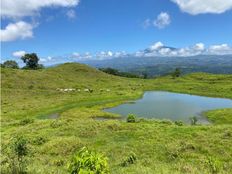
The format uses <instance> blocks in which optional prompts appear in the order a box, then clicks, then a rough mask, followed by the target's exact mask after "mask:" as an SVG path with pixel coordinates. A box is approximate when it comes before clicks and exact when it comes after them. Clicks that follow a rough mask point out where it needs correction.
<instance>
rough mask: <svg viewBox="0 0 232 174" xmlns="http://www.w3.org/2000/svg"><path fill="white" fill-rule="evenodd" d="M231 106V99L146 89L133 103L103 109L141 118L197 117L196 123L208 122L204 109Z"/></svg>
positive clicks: (179, 118)
mask: <svg viewBox="0 0 232 174" xmlns="http://www.w3.org/2000/svg"><path fill="white" fill-rule="evenodd" d="M221 108H232V100H230V99H223V98H212V97H202V96H196V95H189V94H180V93H173V92H165V91H148V92H145V93H144V95H143V97H142V98H141V99H139V100H136V101H135V102H133V103H126V104H121V105H119V106H116V107H113V108H108V109H104V111H106V112H111V113H116V114H120V115H122V116H127V115H128V114H135V115H136V116H138V117H143V118H156V119H170V120H173V121H175V120H181V121H183V122H185V123H190V117H192V116H196V117H198V123H201V124H208V123H209V122H208V121H207V119H206V118H205V117H204V116H203V114H202V113H203V112H204V111H208V110H213V109H221Z"/></svg>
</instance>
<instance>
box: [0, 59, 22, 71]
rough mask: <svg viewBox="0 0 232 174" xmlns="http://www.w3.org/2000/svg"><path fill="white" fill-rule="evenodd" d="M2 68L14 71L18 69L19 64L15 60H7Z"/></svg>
mask: <svg viewBox="0 0 232 174" xmlns="http://www.w3.org/2000/svg"><path fill="white" fill-rule="evenodd" d="M2 67H4V68H12V69H18V68H19V66H18V63H17V62H16V61H14V60H7V61H5V62H4V63H3V64H2Z"/></svg>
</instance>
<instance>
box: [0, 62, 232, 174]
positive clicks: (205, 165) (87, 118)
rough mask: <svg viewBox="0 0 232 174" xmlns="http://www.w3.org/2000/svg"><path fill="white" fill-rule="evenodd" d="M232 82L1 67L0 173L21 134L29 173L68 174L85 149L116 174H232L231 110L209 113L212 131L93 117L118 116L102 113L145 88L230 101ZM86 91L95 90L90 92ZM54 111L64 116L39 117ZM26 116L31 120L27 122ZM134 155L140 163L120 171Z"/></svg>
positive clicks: (68, 66) (213, 77) (67, 66)
mask: <svg viewBox="0 0 232 174" xmlns="http://www.w3.org/2000/svg"><path fill="white" fill-rule="evenodd" d="M231 81H232V75H210V74H202V73H197V74H192V75H187V76H184V77H181V78H177V79H172V78H170V77H163V78H158V79H152V80H143V79H127V78H119V77H114V76H110V75H107V74H104V73H102V72H99V71H96V70H94V69H90V68H88V67H86V66H83V65H76V64H65V65H62V66H59V67H56V68H50V69H47V70H41V71H28V70H24V71H22V70H8V69H3V70H2V118H1V122H2V127H1V131H2V134H1V135H2V162H1V166H2V169H3V170H2V171H3V172H4V171H6V170H5V169H6V168H7V163H6V162H5V159H6V158H7V155H6V153H5V151H6V150H7V149H8V148H9V144H10V143H11V139H12V138H13V137H15V136H17V135H22V134H23V135H24V136H25V137H26V138H27V139H28V140H29V149H30V154H29V155H28V156H27V158H28V161H30V164H29V165H28V171H29V173H67V162H68V161H69V160H70V157H71V156H72V154H73V153H74V152H75V151H76V150H79V149H80V148H82V147H83V146H87V147H89V148H90V149H93V150H96V151H98V152H100V153H102V154H104V155H105V156H106V157H108V162H109V165H110V170H111V173H120V174H121V173H232V160H231V159H232V141H231V140H232V124H231V117H232V116H231V109H225V110H224V109H223V110H216V111H210V112H208V113H206V114H207V116H208V118H209V119H210V120H211V121H212V122H215V125H208V126H200V125H198V126H190V125H183V126H177V125H175V124H174V123H172V122H170V121H164V120H163V121H158V120H140V121H138V122H136V123H126V122H125V121H123V120H115V119H110V120H104V119H103V120H102V119H96V118H98V117H99V118H102V117H103V118H109V117H110V118H114V117H117V115H112V114H109V113H105V112H102V111H101V109H102V108H104V107H110V106H114V105H117V104H119V103H121V102H125V101H127V100H130V99H135V98H138V97H140V96H141V95H142V92H143V91H144V90H168V91H174V92H182V93H190V94H198V95H205V96H214V97H224V98H232V84H231V83H230V82H231ZM57 88H76V89H81V92H71V93H63V92H60V91H57V90H56V89H57ZM85 88H89V89H93V92H92V93H86V92H84V91H83V89H85ZM109 90H110V91H109ZM52 113H59V118H57V119H39V118H46V117H49V115H50V114H52ZM25 118H29V119H33V120H34V121H31V122H28V124H22V123H24V122H23V121H22V120H24V119H25ZM131 152H133V153H135V154H136V155H137V162H136V163H135V164H132V165H129V166H128V167H122V166H121V165H120V164H121V162H122V161H123V160H124V158H126V157H128V156H129V155H130V153H131Z"/></svg>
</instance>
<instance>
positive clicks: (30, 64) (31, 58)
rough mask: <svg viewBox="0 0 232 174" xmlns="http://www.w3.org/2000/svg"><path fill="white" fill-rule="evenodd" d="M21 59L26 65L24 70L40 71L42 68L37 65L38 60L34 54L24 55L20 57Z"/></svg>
mask: <svg viewBox="0 0 232 174" xmlns="http://www.w3.org/2000/svg"><path fill="white" fill-rule="evenodd" d="M21 59H22V60H23V62H24V63H25V64H26V66H25V68H26V69H40V68H41V67H42V65H40V64H39V63H38V62H39V58H38V56H37V54H35V53H31V54H25V55H24V56H22V57H21Z"/></svg>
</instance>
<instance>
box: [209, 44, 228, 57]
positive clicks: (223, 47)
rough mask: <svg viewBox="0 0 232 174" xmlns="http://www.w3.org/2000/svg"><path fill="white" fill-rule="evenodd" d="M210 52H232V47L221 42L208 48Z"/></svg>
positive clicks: (219, 53) (220, 53)
mask: <svg viewBox="0 0 232 174" xmlns="http://www.w3.org/2000/svg"><path fill="white" fill-rule="evenodd" d="M208 52H209V53H210V54H218V55H222V54H232V47H231V46H229V45H228V44H221V45H211V46H210V47H209V49H208Z"/></svg>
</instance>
